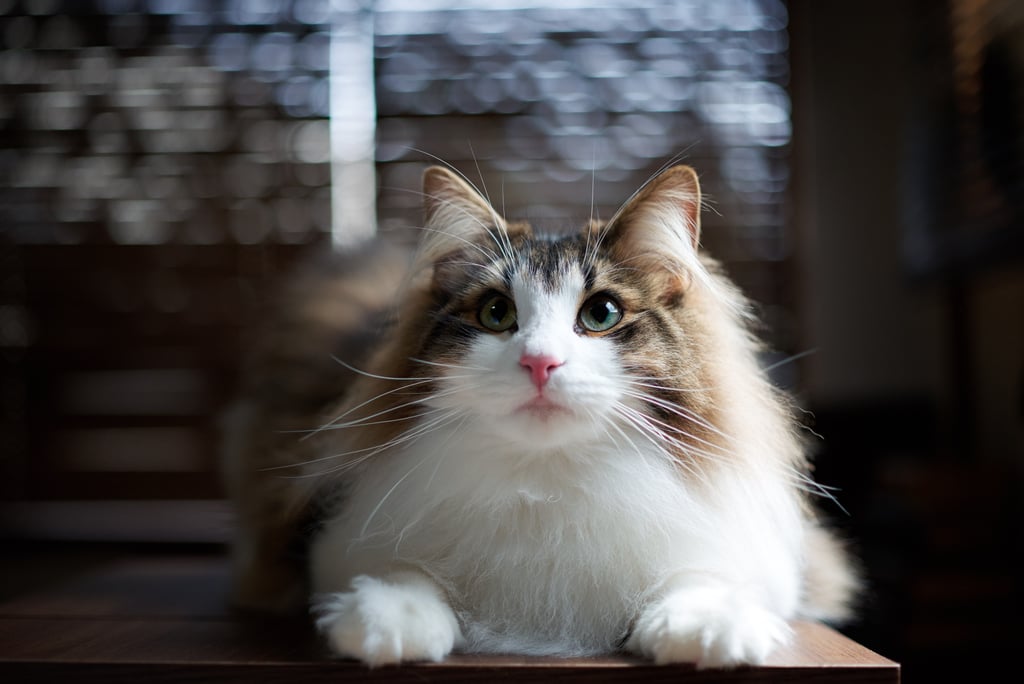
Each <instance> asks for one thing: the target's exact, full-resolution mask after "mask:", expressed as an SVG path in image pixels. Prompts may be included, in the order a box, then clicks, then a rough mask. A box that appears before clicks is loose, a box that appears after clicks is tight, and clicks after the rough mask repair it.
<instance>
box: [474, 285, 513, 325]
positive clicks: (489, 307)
mask: <svg viewBox="0 0 1024 684" xmlns="http://www.w3.org/2000/svg"><path fill="white" fill-rule="evenodd" d="M477 318H478V319H479V320H480V325H482V326H484V327H485V328H487V329H488V330H493V331H494V332H505V331H506V330H508V329H510V328H511V327H512V326H513V325H515V324H516V305H515V304H513V303H512V300H511V299H509V298H508V297H506V296H505V295H501V294H495V295H492V296H490V297H488V298H487V299H485V300H484V304H483V306H481V307H480V311H478V312H477Z"/></svg>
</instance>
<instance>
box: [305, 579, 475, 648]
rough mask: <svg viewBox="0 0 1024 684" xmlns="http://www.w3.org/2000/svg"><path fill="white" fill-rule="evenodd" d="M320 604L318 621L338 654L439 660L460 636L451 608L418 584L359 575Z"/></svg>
mask: <svg viewBox="0 0 1024 684" xmlns="http://www.w3.org/2000/svg"><path fill="white" fill-rule="evenodd" d="M352 589H353V590H352V591H351V592H347V593H341V594H334V595H332V596H330V597H329V598H328V599H326V600H325V601H323V602H322V603H321V604H320V605H319V606H318V607H317V612H318V613H319V618H318V619H317V626H318V627H319V629H320V631H321V632H323V634H324V636H325V637H326V639H327V642H328V644H329V645H330V647H331V649H332V650H333V651H334V652H335V653H337V654H338V655H342V656H347V657H350V658H357V659H358V660H361V661H363V662H364V663H366V664H368V665H370V666H378V665H391V664H397V663H400V662H408V661H422V660H429V661H435V662H436V661H439V660H441V659H443V658H444V657H445V656H446V655H448V654H449V653H451V651H452V649H453V648H454V647H455V645H456V643H458V642H459V641H460V640H461V638H462V637H461V632H460V630H459V625H458V621H457V620H456V618H455V614H454V613H453V612H452V609H451V608H450V607H449V606H448V605H447V604H446V603H444V601H443V600H441V599H440V598H439V597H438V596H437V594H436V592H435V591H433V590H431V589H430V588H428V587H425V586H423V585H419V584H413V585H405V584H399V583H388V582H385V581H383V580H379V579H375V578H371V577H357V578H356V579H355V580H353V582H352Z"/></svg>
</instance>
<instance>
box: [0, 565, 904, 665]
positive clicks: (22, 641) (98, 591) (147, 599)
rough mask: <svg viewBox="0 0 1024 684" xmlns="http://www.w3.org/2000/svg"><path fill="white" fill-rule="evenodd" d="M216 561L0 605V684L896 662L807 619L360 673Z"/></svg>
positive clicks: (98, 575)
mask: <svg viewBox="0 0 1024 684" xmlns="http://www.w3.org/2000/svg"><path fill="white" fill-rule="evenodd" d="M227 583H228V574H227V562H226V560H225V559H224V558H223V557H222V556H220V555H214V554H178V555H173V556H164V555H159V556H153V555H148V556H145V555H144V556H138V557H127V558H122V559H118V560H116V561H112V562H110V563H108V564H106V565H103V566H101V567H98V568H95V569H93V570H91V571H90V572H87V573H85V574H83V575H81V576H79V577H76V578H74V579H73V580H72V581H70V582H68V583H66V584H63V585H61V586H58V587H57V588H53V589H48V590H46V591H44V592H39V593H31V594H27V595H23V596H16V597H14V598H11V599H8V600H7V601H4V602H2V603H0V682H4V684H13V683H14V682H48V681H73V682H76V683H78V682H104V683H107V682H111V683H116V682H131V683H132V684H138V683H142V684H153V683H156V682H183V681H189V682H214V681H216V682H247V683H248V682H332V683H335V682H347V681H376V682H438V681H445V682H448V681H456V682H459V681H462V682H465V681H502V682H514V681H527V680H529V681H557V682H573V681H587V682H611V681H615V682H632V681H644V682H668V681H672V682H846V683H853V682H857V683H864V684H867V683H869V682H870V683H876V682H877V683H881V682H886V683H892V682H898V681H899V678H900V667H899V665H898V664H897V663H894V662H892V661H890V660H888V659H886V658H883V657H881V656H879V655H878V654H876V653H873V652H872V651H869V650H868V649H866V648H864V647H862V646H860V645H859V644H857V643H855V642H853V641H851V640H850V639H848V638H846V637H844V636H842V635H840V634H839V633H837V632H835V631H833V630H831V629H828V628H827V627H824V626H822V625H819V624H812V623H796V624H794V629H795V631H796V639H795V642H794V643H793V645H792V646H791V647H789V648H787V649H785V650H782V651H780V652H778V653H776V654H775V655H774V657H772V659H771V660H770V662H769V663H768V664H766V665H764V666H761V667H744V668H739V669H736V670H731V671H724V670H702V671H698V670H695V669H694V668H693V667H692V666H689V665H677V666H667V667H659V666H655V665H653V664H651V663H648V662H645V661H643V660H640V659H637V658H634V657H630V656H625V655H614V656H607V657H601V658H587V659H569V660H566V659H558V658H522V657H513V656H502V657H493V656H488V657H482V656H453V657H450V658H448V659H447V660H445V661H444V662H442V663H437V664H422V665H406V666H402V667H384V668H379V669H374V670H370V669H367V668H366V667H364V666H363V665H360V664H358V663H356V662H352V661H346V660H338V659H332V658H330V657H329V656H328V655H327V653H326V652H325V651H324V649H323V645H322V644H321V642H320V641H319V640H318V639H317V637H316V635H315V634H314V633H313V631H312V630H311V628H310V624H309V621H308V620H306V619H294V620H292V619H279V618H267V617H253V616H242V615H238V614H235V613H233V612H231V611H230V610H229V609H227V608H226V606H225V600H224V597H225V596H226V591H227Z"/></svg>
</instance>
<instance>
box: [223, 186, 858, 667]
mask: <svg viewBox="0 0 1024 684" xmlns="http://www.w3.org/2000/svg"><path fill="white" fill-rule="evenodd" d="M423 195H424V198H425V214H426V216H425V223H424V226H423V230H422V238H421V240H420V243H419V245H418V247H417V248H416V249H415V252H414V254H412V256H411V257H408V256H407V255H406V252H405V251H403V250H401V249H400V248H397V247H388V246H385V245H377V246H375V247H371V248H367V249H365V250H362V251H360V252H359V253H356V254H353V255H349V256H347V257H343V258H342V263H341V264H340V265H339V264H326V265H322V266H321V267H320V268H312V269H309V270H307V271H306V272H305V273H303V274H302V275H300V276H299V277H298V278H297V279H295V280H294V281H292V282H291V283H290V285H289V286H288V287H287V288H286V289H285V290H284V291H283V292H282V297H281V302H280V306H279V309H280V310H279V311H277V312H276V313H275V312H268V313H267V314H266V317H267V325H266V330H265V332H264V334H263V336H262V337H259V338H258V339H257V342H256V351H255V352H254V356H253V362H252V364H251V365H250V372H249V375H248V376H247V384H246V386H245V388H244V393H243V395H242V397H240V398H239V400H238V401H237V402H236V403H235V405H234V406H233V408H232V409H231V411H230V413H229V416H228V417H227V419H226V421H225V425H226V439H225V456H226V458H225V469H226V474H227V483H228V485H229V489H230V492H231V495H232V497H233V500H234V502H235V504H236V507H237V512H238V528H239V532H238V539H237V543H236V544H235V554H234V555H235V565H236V568H235V570H236V573H235V574H236V576H235V580H236V582H235V600H236V602H237V603H239V604H240V605H243V606H249V607H262V608H272V609H286V608H289V607H295V606H307V605H310V603H311V605H312V607H313V611H314V613H315V615H316V616H317V617H316V624H317V626H318V627H319V629H320V631H321V632H322V634H323V635H324V638H325V639H326V640H327V642H328V643H329V645H330V647H331V648H332V650H333V651H334V652H336V653H337V654H340V655H344V656H351V657H354V658H359V659H361V660H363V661H364V662H366V663H368V664H370V665H380V664H388V663H398V662H404V661H416V660H439V659H442V658H443V657H444V656H445V655H447V654H448V653H450V652H452V651H453V650H457V651H466V652H507V653H522V654H553V655H582V654H594V653H602V652H610V651H615V650H626V651H629V652H634V653H637V654H640V655H643V656H646V657H649V658H652V659H654V660H655V661H656V662H658V663H671V662H696V663H697V665H698V666H699V667H714V666H733V665H738V664H744V663H759V662H762V661H764V659H765V658H766V657H767V656H768V655H769V654H770V653H771V652H772V651H773V649H774V648H776V647H777V646H779V645H781V644H784V643H786V641H787V639H788V638H789V635H790V627H789V625H788V621H789V620H791V619H796V618H811V619H822V620H827V621H840V620H843V619H845V618H847V617H848V616H849V614H850V607H851V603H852V600H853V597H854V594H855V593H856V589H857V584H858V582H857V577H856V573H855V571H854V569H853V562H852V560H851V559H850V557H848V555H847V553H846V552H845V550H844V548H843V545H842V544H841V543H840V542H839V541H838V540H837V539H836V538H835V537H834V536H833V534H832V533H831V532H829V531H828V530H826V529H825V527H824V526H823V524H822V523H821V522H820V521H819V519H818V517H817V516H816V515H815V513H814V511H813V507H812V502H811V497H810V496H809V493H812V492H814V491H815V490H816V487H817V485H815V484H814V482H813V481H812V480H811V479H810V476H809V472H808V471H809V465H808V463H807V459H806V457H805V450H804V448H803V446H802V444H801V440H800V439H799V437H798V436H797V430H796V422H795V420H794V418H793V416H792V415H791V406H790V404H789V403H788V401H787V399H786V398H785V397H784V396H783V395H782V394H781V393H780V392H779V391H778V390H776V389H775V388H774V387H773V386H772V385H771V384H770V383H769V382H768V380H767V378H766V376H765V374H764V373H763V372H762V370H761V369H760V367H759V365H758V362H757V353H758V351H759V349H760V346H759V343H758V342H757V341H756V339H755V337H754V335H753V334H752V332H751V323H752V316H751V314H750V309H749V306H748V303H747V302H746V300H745V299H744V298H743V296H742V295H741V294H740V293H739V291H738V290H737V288H736V287H735V286H734V285H733V284H732V283H731V282H730V281H729V280H728V279H727V278H726V276H725V275H724V274H723V272H722V270H721V268H720V267H719V266H718V264H717V263H716V262H715V261H713V260H712V259H711V258H709V257H708V256H706V255H704V254H703V253H702V250H701V249H700V246H699V237H700V232H699V231H700V229H699V226H700V206H701V199H700V190H699V187H698V182H697V176H696V174H695V173H694V171H693V170H692V169H690V168H689V167H685V166H675V167H672V168H669V169H667V170H666V171H664V172H662V173H660V174H659V175H657V176H656V177H655V178H654V179H653V180H651V181H650V182H648V183H647V184H646V185H645V186H644V187H643V188H641V189H640V190H639V191H638V192H637V193H636V194H635V195H634V196H633V197H632V198H630V199H629V200H628V201H627V202H626V203H625V204H624V205H623V206H622V208H621V209H620V210H619V211H618V212H617V213H616V214H615V215H614V216H613V217H612V218H611V219H610V220H609V221H607V222H604V223H602V222H597V221H590V222H588V223H587V224H586V225H584V226H582V228H581V229H580V230H578V231H577V232H573V233H568V234H564V235H543V234H540V233H538V232H535V231H534V230H533V229H532V228H531V227H530V226H529V225H528V224H526V223H516V222H509V221H506V220H505V219H504V218H502V217H501V216H499V215H498V214H497V212H496V211H495V210H494V209H493V208H492V206H491V205H490V204H489V203H488V201H486V200H485V199H484V197H483V196H481V195H480V194H479V193H477V192H476V191H475V190H474V189H473V188H472V187H471V185H470V184H468V183H467V182H465V181H464V180H462V179H461V178H460V177H459V176H457V175H456V174H455V173H453V172H451V171H449V170H447V169H445V168H442V167H436V166H435V167H431V168H429V169H427V171H426V172H425V174H424V179H423Z"/></svg>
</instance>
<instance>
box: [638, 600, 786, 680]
mask: <svg viewBox="0 0 1024 684" xmlns="http://www.w3.org/2000/svg"><path fill="white" fill-rule="evenodd" d="M790 635H791V630H790V628H789V625H788V624H786V621H785V620H783V619H782V618H780V617H779V616H778V615H776V614H775V613H772V612H771V611H769V610H766V609H765V608H763V607H761V606H759V605H757V604H755V603H752V602H749V601H745V600H744V599H742V598H741V597H739V596H737V595H736V593H735V592H734V591H730V590H729V589H728V588H725V587H714V588H711V587H700V588H690V589H681V590H676V591H673V592H670V593H669V594H668V595H666V596H664V597H662V598H660V599H657V600H655V601H654V602H653V603H651V604H650V605H649V606H647V608H646V609H645V610H644V611H643V613H641V615H640V618H639V619H638V620H637V623H636V626H635V627H634V628H633V633H632V634H631V635H630V637H629V640H628V641H627V642H626V648H628V649H629V650H631V651H633V652H635V653H639V654H641V655H644V656H647V657H648V658H652V659H654V661H655V662H656V663H658V664H659V665H662V664H667V663H684V662H688V663H696V664H697V667H698V668H706V667H734V666H737V665H757V664H760V663H763V662H764V661H765V659H766V658H767V657H768V655H769V654H770V653H771V652H772V651H773V650H775V648H776V647H778V646H781V645H782V644H785V643H786V642H787V641H788V640H789V638H790Z"/></svg>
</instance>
